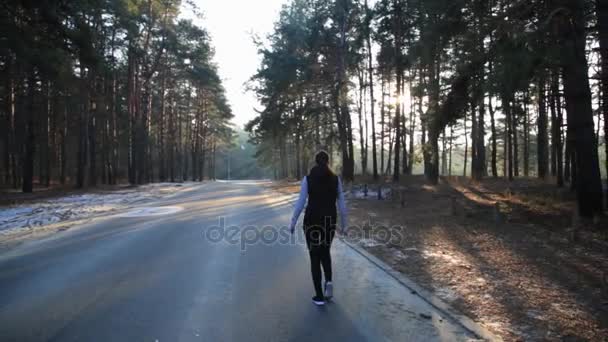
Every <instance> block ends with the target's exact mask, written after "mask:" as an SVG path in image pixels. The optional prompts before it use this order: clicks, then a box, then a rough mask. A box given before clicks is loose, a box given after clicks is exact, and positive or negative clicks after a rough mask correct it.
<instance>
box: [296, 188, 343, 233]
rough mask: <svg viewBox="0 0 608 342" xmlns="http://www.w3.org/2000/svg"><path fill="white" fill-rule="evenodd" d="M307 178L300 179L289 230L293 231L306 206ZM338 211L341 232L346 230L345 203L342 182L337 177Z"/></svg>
mask: <svg viewBox="0 0 608 342" xmlns="http://www.w3.org/2000/svg"><path fill="white" fill-rule="evenodd" d="M306 178H307V177H304V178H303V179H302V184H301V185H300V196H299V197H298V201H297V202H296V205H295V209H294V213H293V216H292V218H291V226H290V228H291V229H292V230H293V229H294V228H295V226H296V223H297V222H298V218H299V217H300V214H301V213H302V210H303V209H304V206H305V205H306V200H307V199H308V182H307V181H306ZM338 211H339V212H340V226H341V227H342V231H344V230H345V229H346V223H347V221H346V219H347V217H346V215H347V212H346V201H345V200H344V191H343V189H342V180H341V179H340V177H338Z"/></svg>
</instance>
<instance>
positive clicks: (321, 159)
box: [310, 150, 335, 177]
mask: <svg viewBox="0 0 608 342" xmlns="http://www.w3.org/2000/svg"><path fill="white" fill-rule="evenodd" d="M315 163H316V164H317V165H316V166H315V167H313V168H312V170H310V174H311V175H317V176H323V177H325V176H333V175H335V174H334V172H333V171H332V170H331V168H330V167H329V154H328V153H327V152H325V151H323V150H321V151H319V152H317V154H316V155H315Z"/></svg>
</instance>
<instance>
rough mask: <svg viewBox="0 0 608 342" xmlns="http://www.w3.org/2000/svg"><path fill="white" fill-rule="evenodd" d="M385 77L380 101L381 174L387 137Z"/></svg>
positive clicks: (382, 81)
mask: <svg viewBox="0 0 608 342" xmlns="http://www.w3.org/2000/svg"><path fill="white" fill-rule="evenodd" d="M384 80H385V77H384V75H380V83H381V89H382V98H381V99H380V172H382V173H384V137H385V135H386V130H385V122H386V120H385V103H384V100H385V99H386V94H385V89H384V87H385V81H384Z"/></svg>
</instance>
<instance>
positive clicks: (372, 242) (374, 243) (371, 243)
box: [359, 238, 380, 247]
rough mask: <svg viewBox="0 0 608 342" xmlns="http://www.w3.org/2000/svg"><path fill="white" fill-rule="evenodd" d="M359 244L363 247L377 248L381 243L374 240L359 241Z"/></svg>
mask: <svg viewBox="0 0 608 342" xmlns="http://www.w3.org/2000/svg"><path fill="white" fill-rule="evenodd" d="M359 244H360V245H361V246H363V247H376V246H380V243H378V241H376V240H374V239H365V238H363V239H360V240H359Z"/></svg>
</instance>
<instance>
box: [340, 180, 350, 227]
mask: <svg viewBox="0 0 608 342" xmlns="http://www.w3.org/2000/svg"><path fill="white" fill-rule="evenodd" d="M338 210H339V211H340V227H341V228H342V233H344V232H346V226H347V223H348V221H347V212H346V201H345V200H344V189H343V188H342V179H341V178H340V177H338Z"/></svg>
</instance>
